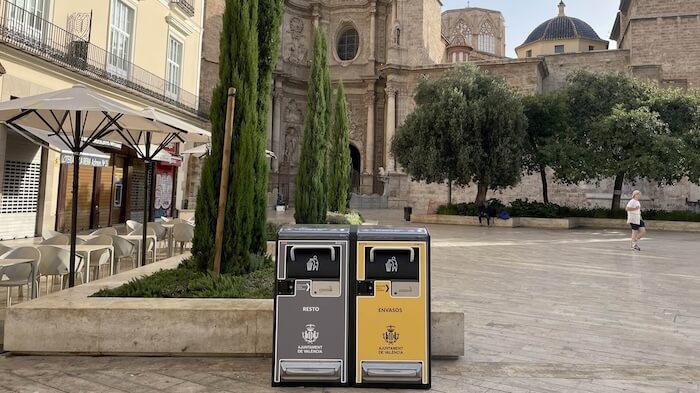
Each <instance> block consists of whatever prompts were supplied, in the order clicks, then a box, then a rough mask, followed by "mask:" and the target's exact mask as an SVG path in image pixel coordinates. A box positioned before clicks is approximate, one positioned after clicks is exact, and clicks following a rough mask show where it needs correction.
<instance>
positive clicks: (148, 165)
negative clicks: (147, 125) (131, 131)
mask: <svg viewBox="0 0 700 393" xmlns="http://www.w3.org/2000/svg"><path fill="white" fill-rule="evenodd" d="M150 158H151V133H150V132H149V133H147V134H146V156H145V160H144V161H143V163H144V165H145V166H146V168H144V172H145V173H144V182H143V228H141V230H142V232H143V235H142V238H141V266H145V265H146V248H147V246H148V243H147V241H148V211H149V210H150V209H149V204H148V196H149V195H148V194H149V192H148V191H149V187H148V182H149V181H150V180H151V160H150ZM156 242H157V240H156ZM155 247H156V243H154V244H153V248H154V251H155ZM156 255H157V251H156ZM153 262H155V258H154V260H153Z"/></svg>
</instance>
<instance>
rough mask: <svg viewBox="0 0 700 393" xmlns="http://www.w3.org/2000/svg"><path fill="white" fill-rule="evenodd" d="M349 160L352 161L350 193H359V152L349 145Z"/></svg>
mask: <svg viewBox="0 0 700 393" xmlns="http://www.w3.org/2000/svg"><path fill="white" fill-rule="evenodd" d="M350 160H351V161H352V174H351V178H352V179H351V180H352V192H359V191H360V170H361V163H362V158H361V157H360V151H359V150H357V148H356V147H355V146H353V145H350Z"/></svg>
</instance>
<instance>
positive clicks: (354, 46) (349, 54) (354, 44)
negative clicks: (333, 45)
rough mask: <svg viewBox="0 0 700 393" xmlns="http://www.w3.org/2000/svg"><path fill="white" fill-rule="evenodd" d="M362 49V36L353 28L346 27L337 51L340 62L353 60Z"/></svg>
mask: <svg viewBox="0 0 700 393" xmlns="http://www.w3.org/2000/svg"><path fill="white" fill-rule="evenodd" d="M359 47H360V35H359V34H358V33H357V30H355V29H354V28H353V27H346V28H345V30H343V31H342V32H341V33H340V36H339V37H338V44H337V51H338V57H339V58H340V60H343V61H347V60H352V59H354V58H355V57H356V56H357V51H358V50H359Z"/></svg>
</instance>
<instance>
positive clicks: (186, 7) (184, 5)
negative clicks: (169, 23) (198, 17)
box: [170, 0, 194, 16]
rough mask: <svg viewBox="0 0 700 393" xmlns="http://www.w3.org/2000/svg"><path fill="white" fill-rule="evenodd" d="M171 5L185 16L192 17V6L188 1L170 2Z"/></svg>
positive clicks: (177, 0)
mask: <svg viewBox="0 0 700 393" xmlns="http://www.w3.org/2000/svg"><path fill="white" fill-rule="evenodd" d="M170 3H171V4H175V5H177V6H178V7H180V9H181V10H182V11H183V12H184V13H185V14H187V15H189V16H194V5H193V4H192V2H190V0H170Z"/></svg>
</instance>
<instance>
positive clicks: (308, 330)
mask: <svg viewBox="0 0 700 393" xmlns="http://www.w3.org/2000/svg"><path fill="white" fill-rule="evenodd" d="M301 338H303V339H304V341H306V343H307V344H313V343H315V342H316V340H318V331H317V330H316V325H314V324H312V323H310V324H308V325H306V327H305V328H304V331H303V332H301Z"/></svg>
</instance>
